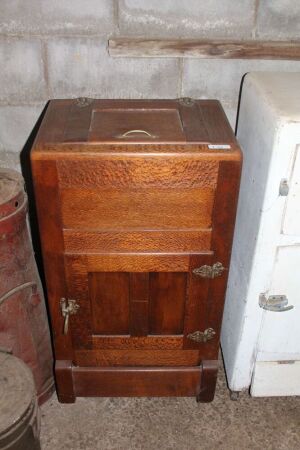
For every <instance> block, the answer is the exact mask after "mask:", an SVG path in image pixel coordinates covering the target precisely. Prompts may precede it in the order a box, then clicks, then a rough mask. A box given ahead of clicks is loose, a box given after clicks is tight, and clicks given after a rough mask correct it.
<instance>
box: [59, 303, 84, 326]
mask: <svg viewBox="0 0 300 450" xmlns="http://www.w3.org/2000/svg"><path fill="white" fill-rule="evenodd" d="M79 308H80V306H79V305H78V304H77V303H76V300H68V299H65V298H61V299H60V309H61V313H62V316H63V317H64V318H65V320H64V334H68V330H69V317H70V316H71V315H73V314H76V313H77V311H78V309H79Z"/></svg>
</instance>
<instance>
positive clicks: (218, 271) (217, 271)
mask: <svg viewBox="0 0 300 450" xmlns="http://www.w3.org/2000/svg"><path fill="white" fill-rule="evenodd" d="M224 270H225V267H223V264H222V263H220V262H217V263H215V264H214V265H212V266H201V267H197V268H196V269H194V270H193V274H194V275H198V276H199V277H202V278H216V277H220V276H221V275H222V273H223V272H224Z"/></svg>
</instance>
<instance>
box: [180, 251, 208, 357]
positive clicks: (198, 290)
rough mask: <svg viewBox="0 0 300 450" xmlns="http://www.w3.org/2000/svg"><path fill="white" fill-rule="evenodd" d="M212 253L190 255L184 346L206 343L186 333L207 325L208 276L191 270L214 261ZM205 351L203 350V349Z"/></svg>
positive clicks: (199, 329)
mask: <svg viewBox="0 0 300 450" xmlns="http://www.w3.org/2000/svg"><path fill="white" fill-rule="evenodd" d="M213 257H214V255H213V253H210V254H208V255H191V257H190V267H189V278H188V283H189V284H188V292H187V301H186V307H185V316H184V348H190V349H191V348H198V349H199V348H203V347H204V348H206V347H207V343H205V344H203V343H200V344H199V343H197V342H194V341H192V340H191V339H188V338H187V336H188V334H191V333H194V332H195V331H204V330H205V329H206V328H208V327H209V322H208V313H207V311H208V304H209V297H208V292H209V285H210V280H209V279H208V278H202V277H199V276H197V275H194V274H193V270H194V269H196V268H197V267H201V266H203V265H211V264H213V262H214V258H213ZM204 351H205V350H204Z"/></svg>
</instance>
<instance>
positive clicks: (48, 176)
mask: <svg viewBox="0 0 300 450" xmlns="http://www.w3.org/2000/svg"><path fill="white" fill-rule="evenodd" d="M32 173H33V179H34V189H35V201H36V205H37V212H38V221H39V229H40V234H41V236H42V237H44V239H43V238H42V251H43V262H44V270H45V275H46V282H47V299H48V304H49V309H50V312H51V323H52V336H53V340H54V347H55V357H56V359H66V360H72V357H73V348H72V341H71V336H70V335H63V334H62V330H63V319H62V316H61V312H60V299H61V298H62V297H66V296H67V290H66V285H65V268H64V255H63V251H64V245H63V234H62V224H61V218H60V200H59V191H58V179H57V170H56V163H55V161H44V162H42V161H35V160H32Z"/></svg>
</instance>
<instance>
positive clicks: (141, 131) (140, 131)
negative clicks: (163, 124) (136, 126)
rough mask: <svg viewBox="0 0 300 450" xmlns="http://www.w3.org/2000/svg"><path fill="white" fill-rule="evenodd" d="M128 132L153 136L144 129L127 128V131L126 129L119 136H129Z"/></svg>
mask: <svg viewBox="0 0 300 450" xmlns="http://www.w3.org/2000/svg"><path fill="white" fill-rule="evenodd" d="M130 134H146V135H147V136H149V137H154V136H152V134H150V133H148V131H145V130H129V131H126V133H124V134H122V136H121V137H127V136H130Z"/></svg>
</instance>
